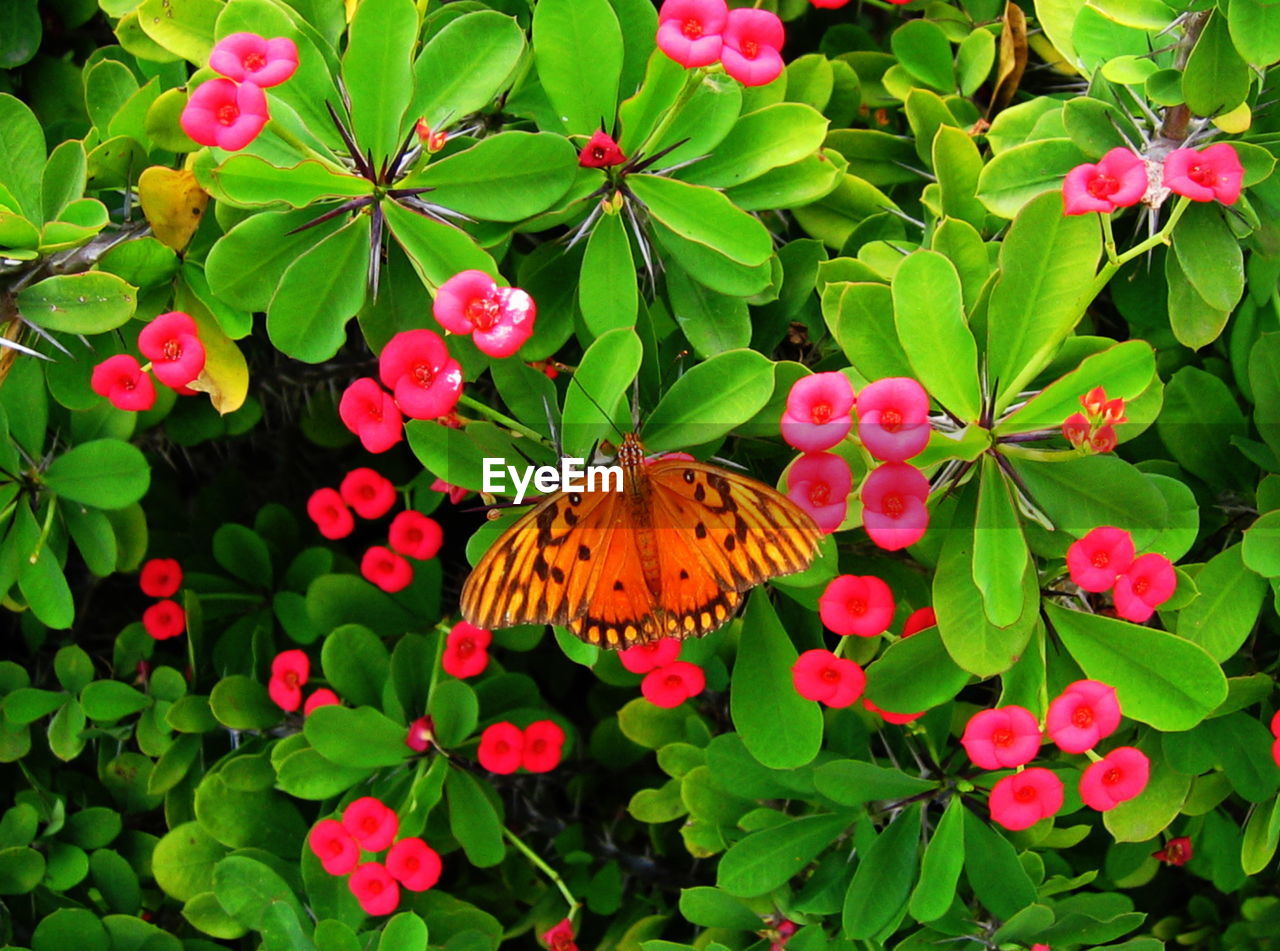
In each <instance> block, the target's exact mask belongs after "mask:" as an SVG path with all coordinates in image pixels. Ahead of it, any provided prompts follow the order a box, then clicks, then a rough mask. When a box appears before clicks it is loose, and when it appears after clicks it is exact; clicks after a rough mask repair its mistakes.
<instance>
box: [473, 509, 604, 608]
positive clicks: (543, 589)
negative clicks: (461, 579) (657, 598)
mask: <svg viewBox="0 0 1280 951" xmlns="http://www.w3.org/2000/svg"><path fill="white" fill-rule="evenodd" d="M620 504H621V499H620V495H619V493H616V492H573V493H569V492H554V493H552V494H551V495H549V496H547V497H546V498H545V499H543V500H542V501H541V502H539V503H538V504H537V505H536V506H534V507H533V508H532V509H530V510H529V511H528V512H526V513H525V514H524V515H522V516H521V517H520V518H519V519H518V520H517V521H516V523H515V524H514V525H512V526H511V527H510V528H508V529H507V530H506V531H505V532H503V533H502V535H500V536H499V537H498V540H497V541H495V542H494V543H493V544H492V545H491V546H490V547H489V550H488V551H486V552H485V553H484V555H483V556H482V557H481V558H480V561H479V562H478V563H477V564H476V566H475V568H474V569H472V571H471V574H470V575H469V576H468V577H467V581H466V584H464V585H463V587H462V596H461V598H460V607H461V608H462V616H463V617H464V618H466V620H467V621H469V622H470V623H472V624H474V625H476V626H477V627H482V628H488V629H492V628H502V627H511V626H513V625H516V624H568V623H569V622H571V621H573V620H574V619H576V618H578V617H580V616H581V615H582V613H583V612H584V611H585V610H586V609H587V602H588V599H589V597H590V594H591V580H592V572H593V571H594V570H596V569H597V568H598V563H597V561H596V559H597V558H598V556H599V554H600V552H601V551H602V550H603V549H604V547H605V545H606V542H607V541H608V539H609V538H610V537H611V536H610V533H611V528H612V526H613V525H614V521H615V517H616V511H617V507H618V506H619V505H620Z"/></svg>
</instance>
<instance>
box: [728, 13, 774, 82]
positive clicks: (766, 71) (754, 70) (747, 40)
mask: <svg viewBox="0 0 1280 951" xmlns="http://www.w3.org/2000/svg"><path fill="white" fill-rule="evenodd" d="M786 38H787V37H786V32H785V31H784V30H783V28H782V21H781V20H779V19H778V15H777V14H776V13H770V12H769V11H768V10H755V9H752V8H751V7H738V8H736V9H734V10H730V11H729V20H728V23H727V24H726V25H725V28H724V34H723V40H724V46H723V48H722V49H721V50H720V61H721V62H722V63H724V71H725V72H726V73H728V74H729V75H730V76H732V77H733V78H734V79H736V80H738V82H740V83H742V85H744V86H765V85H768V84H769V83H771V82H773V81H774V80H775V79H777V78H778V76H779V75H781V73H782V54H781V53H780V52H779V50H781V49H782V44H783V43H784V42H785V41H786Z"/></svg>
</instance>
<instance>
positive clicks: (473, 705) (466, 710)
mask: <svg viewBox="0 0 1280 951" xmlns="http://www.w3.org/2000/svg"><path fill="white" fill-rule="evenodd" d="M427 713H428V714H430V716H431V721H432V723H434V724H435V732H436V740H437V742H439V744H440V745H441V746H443V747H444V748H445V749H452V748H453V747H455V746H458V745H459V744H460V743H462V742H463V741H464V740H465V739H466V738H467V737H469V736H470V735H471V734H472V732H473V731H474V730H475V728H476V722H477V721H478V720H479V716H480V704H479V701H478V700H477V699H476V692H475V691H474V690H472V689H471V687H469V686H468V685H467V684H465V683H463V682H462V681H461V680H441V681H440V682H438V683H437V684H436V685H435V688H434V689H433V690H432V691H431V697H430V698H429V700H428V703H427Z"/></svg>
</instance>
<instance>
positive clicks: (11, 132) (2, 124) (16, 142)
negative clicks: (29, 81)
mask: <svg viewBox="0 0 1280 951" xmlns="http://www.w3.org/2000/svg"><path fill="white" fill-rule="evenodd" d="M44 163H45V139H44V131H43V129H42V128H41V126H40V121H39V120H38V119H37V118H36V117H35V114H34V113H32V111H31V110H30V109H29V108H28V107H27V106H26V104H25V103H23V102H22V101H21V100H18V99H15V98H14V97H13V96H11V95H9V94H8V93H0V187H3V188H4V189H5V190H6V191H7V192H8V193H9V194H10V195H12V196H13V197H14V199H16V202H17V207H16V208H14V209H13V210H14V211H20V212H22V214H23V215H24V216H25V217H26V218H28V219H29V220H31V221H33V222H40V221H43V220H44V216H43V215H42V214H41V210H42V209H41V201H40V179H41V176H42V174H43V171H44Z"/></svg>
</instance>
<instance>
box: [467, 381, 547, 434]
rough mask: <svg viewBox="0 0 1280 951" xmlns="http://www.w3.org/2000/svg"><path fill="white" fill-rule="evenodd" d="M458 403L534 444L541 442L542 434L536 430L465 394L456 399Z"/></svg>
mask: <svg viewBox="0 0 1280 951" xmlns="http://www.w3.org/2000/svg"><path fill="white" fill-rule="evenodd" d="M458 402H459V403H460V404H462V405H463V406H465V407H467V408H468V409H473V410H475V411H476V412H477V413H481V414H483V415H485V416H488V417H489V418H490V419H491V420H493V421H494V422H495V423H501V424H502V425H503V426H506V427H507V428H508V429H514V430H515V431H516V432H518V433H519V434H520V435H521V436H526V437H528V438H529V439H532V440H534V441H535V442H539V443H540V442H542V441H543V436H542V433H540V432H538V431H537V430H533V429H530V428H529V427H528V426H526V425H525V424H524V423H522V422H520V421H519V420H516V419H512V418H511V417H510V416H508V415H507V414H506V413H502V412H499V411H498V410H496V409H494V408H493V407H492V406H487V405H485V404H484V403H481V402H480V401H479V400H477V399H475V398H473V397H470V396H467V394H466V393H463V394H462V395H461V396H459V397H458Z"/></svg>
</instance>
